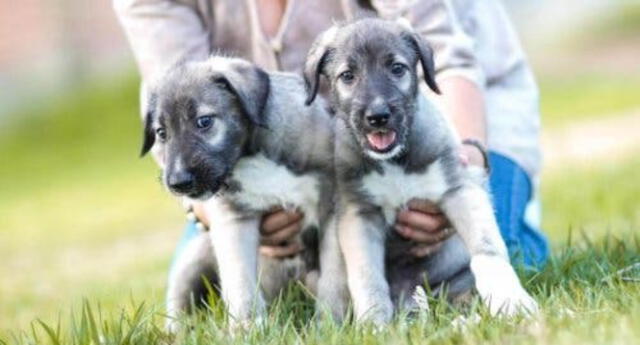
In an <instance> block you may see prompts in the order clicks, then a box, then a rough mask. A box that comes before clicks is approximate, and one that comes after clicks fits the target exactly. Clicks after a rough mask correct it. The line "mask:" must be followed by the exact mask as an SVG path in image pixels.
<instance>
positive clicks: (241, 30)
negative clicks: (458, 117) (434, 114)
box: [113, 0, 540, 177]
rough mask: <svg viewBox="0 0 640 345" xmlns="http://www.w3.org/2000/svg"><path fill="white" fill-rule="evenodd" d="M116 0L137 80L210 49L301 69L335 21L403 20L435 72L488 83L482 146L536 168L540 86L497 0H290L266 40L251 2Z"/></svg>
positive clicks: (531, 169)
mask: <svg viewBox="0 0 640 345" xmlns="http://www.w3.org/2000/svg"><path fill="white" fill-rule="evenodd" d="M113 2H114V7H115V10H116V13H117V15H118V18H119V20H120V22H121V24H122V26H123V27H124V29H125V32H126V34H127V37H128V39H129V42H130V44H131V47H132V49H133V52H134V55H135V57H136V60H137V63H138V66H139V68H140V71H141V73H142V78H143V81H150V80H152V79H153V78H155V77H156V76H157V75H159V74H160V73H161V72H162V71H163V70H164V69H166V68H168V67H170V66H172V65H173V64H175V63H176V62H178V61H181V60H201V59H205V58H206V57H208V56H209V54H211V53H215V52H222V53H225V54H232V55H237V56H240V57H243V58H246V59H249V60H251V61H253V62H255V63H257V64H258V65H260V66H262V67H263V68H265V69H268V70H284V71H292V72H299V71H301V69H302V66H303V63H304V59H305V57H306V53H307V51H308V49H309V47H310V45H311V43H312V42H313V40H314V39H315V38H316V36H317V35H318V34H319V33H320V32H322V31H323V30H325V29H327V28H328V27H329V26H330V25H331V24H332V22H334V21H340V20H348V19H352V18H357V17H359V16H367V15H379V16H381V17H385V18H389V19H394V18H397V17H400V16H401V17H404V18H406V19H408V20H409V21H410V22H411V24H412V25H413V26H414V28H415V29H416V30H417V31H418V32H420V33H421V34H423V35H424V37H425V38H426V40H427V41H428V42H429V43H430V44H431V45H432V47H433V48H434V52H435V66H436V75H437V79H443V78H446V77H449V76H453V75H456V76H462V77H464V78H467V79H469V80H471V81H473V82H475V83H477V84H478V85H479V86H481V87H482V88H483V89H484V90H485V96H486V102H487V117H488V136H489V148H490V149H491V150H493V151H496V152H498V153H501V154H504V155H506V156H508V157H509V158H511V159H513V160H515V161H516V162H517V163H518V164H519V165H521V166H522V167H523V168H524V169H525V170H526V171H527V172H528V173H529V174H530V175H531V176H532V177H534V176H535V175H537V173H538V171H539V167H540V152H539V143H538V136H539V112H538V92H537V88H536V84H535V81H534V79H533V76H532V74H531V71H530V68H529V66H528V64H527V62H526V60H525V56H524V53H523V52H522V48H521V47H520V43H519V41H518V38H517V36H516V34H515V33H514V30H513V28H512V25H511V23H510V21H509V19H508V17H507V15H506V13H505V11H504V9H503V7H502V6H501V4H500V3H499V2H498V0H453V1H451V2H450V1H449V0H371V1H367V0H289V1H287V7H286V11H285V14H284V17H283V19H282V23H281V26H280V28H279V31H278V33H277V35H276V36H275V37H272V38H270V37H267V36H266V35H265V34H264V33H263V31H262V29H261V26H260V22H259V18H258V10H257V6H256V3H255V0H113Z"/></svg>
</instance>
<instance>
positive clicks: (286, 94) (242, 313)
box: [142, 57, 334, 327]
mask: <svg viewBox="0 0 640 345" xmlns="http://www.w3.org/2000/svg"><path fill="white" fill-rule="evenodd" d="M304 90H305V89H304V83H303V81H302V78H301V77H299V76H296V75H293V74H285V73H272V74H267V73H265V72H264V71H263V70H261V69H260V68H258V67H256V66H255V65H252V64H250V63H249V62H247V61H244V60H241V59H232V58H224V57H211V58H210V59H209V60H207V61H204V62H190V63H186V64H184V65H182V66H178V67H176V68H174V69H171V70H170V71H169V72H168V73H167V75H165V76H164V77H163V78H162V79H161V80H159V81H158V82H157V83H155V85H154V86H153V87H151V92H150V97H149V105H148V113H147V114H146V122H145V130H144V143H143V148H142V154H145V153H147V152H148V151H149V150H150V149H151V148H152V147H153V149H154V153H156V156H157V157H159V160H160V164H161V166H162V168H163V181H164V183H165V184H166V186H167V188H168V189H169V190H170V191H171V192H172V193H174V194H176V195H178V196H185V197H187V198H189V199H197V200H200V201H203V202H204V208H205V210H206V212H207V216H208V218H209V220H210V229H211V230H210V231H209V232H208V233H205V234H203V235H201V236H200V237H199V238H197V239H196V240H194V241H192V242H191V244H190V247H189V248H186V249H185V251H184V253H185V255H182V256H181V257H180V258H179V260H178V261H177V262H176V263H174V267H173V269H172V272H171V274H170V281H169V291H168V297H167V301H168V309H169V314H170V315H171V316H175V315H176V314H177V312H179V311H182V310H186V309H187V308H188V307H189V305H190V301H191V298H193V295H194V294H195V293H197V292H198V290H201V289H200V287H201V285H200V284H201V275H203V274H204V275H207V276H208V277H209V278H210V279H211V280H212V281H214V282H218V281H219V283H220V286H221V295H222V298H223V301H224V302H225V303H226V307H227V308H228V311H229V313H230V316H231V322H232V324H233V325H240V326H245V325H249V323H250V322H252V321H254V320H255V319H257V318H260V317H261V315H262V314H263V313H264V310H265V300H269V299H270V298H273V297H275V296H276V295H277V294H278V292H279V290H280V289H281V288H282V287H283V286H284V284H286V283H287V282H288V281H290V280H291V279H303V278H304V277H305V275H306V274H308V273H309V272H311V271H312V270H315V269H317V266H318V263H317V261H318V259H317V253H316V251H317V247H318V243H317V241H318V238H319V236H321V235H322V232H323V228H324V227H325V224H326V222H328V221H330V219H331V208H332V207H331V206H332V202H331V198H332V197H333V195H334V194H333V180H332V174H333V158H332V157H333V126H334V121H333V120H332V118H331V117H330V116H329V115H328V113H327V112H326V110H325V107H324V106H323V105H322V104H317V105H315V106H312V107H306V106H305V104H304V101H305V96H306V93H305V91H304ZM274 206H278V207H284V208H288V209H293V208H296V209H298V210H300V211H302V212H303V213H304V221H303V230H302V233H301V235H299V237H300V238H299V239H298V240H301V241H303V242H304V245H305V246H306V248H307V250H306V251H305V252H304V254H303V255H302V256H300V255H298V256H296V257H294V258H291V259H286V260H276V259H269V258H267V257H261V256H260V255H259V254H258V244H259V224H260V220H261V217H262V215H263V214H264V213H265V212H267V211H269V210H270V209H272V208H273V207H274ZM314 249H316V251H314ZM263 296H264V297H263ZM170 327H172V325H170Z"/></svg>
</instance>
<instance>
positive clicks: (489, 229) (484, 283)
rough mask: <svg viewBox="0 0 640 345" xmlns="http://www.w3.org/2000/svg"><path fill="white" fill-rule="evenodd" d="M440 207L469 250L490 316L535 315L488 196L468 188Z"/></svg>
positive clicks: (454, 193) (449, 196)
mask: <svg viewBox="0 0 640 345" xmlns="http://www.w3.org/2000/svg"><path fill="white" fill-rule="evenodd" d="M441 207H442V209H443V211H444V213H445V214H446V215H447V217H448V218H449V221H450V222H451V223H452V225H453V227H454V228H455V229H456V230H457V231H458V233H459V234H460V237H462V240H463V241H464V243H465V245H466V246H467V248H468V250H469V254H470V255H471V264H470V266H471V271H472V272H473V274H474V276H475V280H476V289H477V290H478V293H479V294H480V296H481V297H482V299H483V300H484V301H485V302H486V303H487V304H488V306H489V310H490V311H491V313H492V314H494V315H495V314H498V313H504V314H507V315H511V314H515V313H517V312H520V311H528V312H535V311H536V310H537V304H536V302H535V301H534V300H533V298H531V296H529V294H528V293H527V292H526V291H525V290H524V288H523V287H522V285H521V284H520V281H519V279H518V276H517V275H516V273H515V271H514V270H513V267H512V266H511V264H510V263H509V256H508V253H507V248H506V246H505V244H504V241H503V240H502V238H501V237H500V231H499V229H498V224H497V223H496V220H495V216H494V214H493V209H492V207H491V202H490V201H489V196H488V194H487V192H486V191H485V190H483V189H482V188H481V187H480V186H477V185H475V184H467V185H464V186H462V187H460V188H459V189H457V190H453V191H451V192H449V193H448V194H446V195H445V196H444V198H443V200H442V202H441Z"/></svg>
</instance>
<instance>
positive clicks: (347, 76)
mask: <svg viewBox="0 0 640 345" xmlns="http://www.w3.org/2000/svg"><path fill="white" fill-rule="evenodd" d="M338 78H340V80H342V82H343V83H345V84H351V83H352V82H353V80H354V79H355V78H356V76H355V75H353V72H351V71H344V72H342V73H340V75H339V76H338Z"/></svg>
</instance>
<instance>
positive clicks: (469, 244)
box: [305, 19, 537, 323]
mask: <svg viewBox="0 0 640 345" xmlns="http://www.w3.org/2000/svg"><path fill="white" fill-rule="evenodd" d="M418 65H420V66H421V67H422V71H423V72H424V79H425V80H426V84H427V86H428V87H429V88H431V90H433V91H434V92H436V93H438V92H439V90H438V86H437V84H436V82H435V80H434V77H433V76H434V67H433V61H432V51H431V49H430V48H429V46H428V45H427V44H426V43H425V42H424V40H423V39H422V38H421V37H420V36H419V35H417V34H416V33H415V32H413V31H412V30H411V28H410V27H409V26H408V25H402V24H399V23H395V22H389V21H384V20H380V19H364V20H360V21H357V22H353V23H349V24H343V25H336V26H334V27H332V28H331V29H329V30H328V31H326V32H325V33H323V35H322V36H321V37H319V38H318V39H317V41H316V42H315V44H314V45H313V47H312V49H311V51H310V52H309V55H308V58H307V61H306V66H305V81H306V84H307V88H308V92H309V97H308V99H307V103H308V104H311V103H312V102H313V100H314V97H315V96H316V93H317V91H318V89H319V85H320V83H321V82H323V81H326V83H328V87H329V89H330V91H329V103H330V106H331V107H332V109H333V111H335V113H336V116H337V124H336V134H335V135H336V147H335V149H336V151H335V161H336V166H335V169H336V174H337V186H338V194H339V203H338V211H337V212H338V215H337V217H338V221H337V230H336V231H337V238H338V242H339V245H340V247H341V249H342V254H343V256H344V260H345V264H346V276H347V285H348V290H349V292H350V296H351V298H352V300H353V304H354V312H355V316H356V318H357V319H359V320H370V321H373V322H375V323H386V322H388V321H389V320H390V319H391V317H392V315H393V312H394V302H395V307H397V308H403V307H407V306H408V305H407V303H409V305H410V302H411V301H410V300H409V299H407V298H403V296H405V297H406V296H410V295H411V294H412V292H413V290H414V289H415V287H416V286H417V285H418V284H419V283H421V282H422V279H424V277H425V276H426V277H428V280H429V283H430V284H432V285H433V284H434V283H441V282H449V283H450V284H451V286H450V292H460V291H464V290H465V289H466V288H471V287H473V281H474V280H473V278H475V288H476V289H477V290H478V292H479V294H480V296H481V297H482V299H483V300H484V301H486V303H487V304H488V306H489V308H490V311H491V312H493V313H498V312H504V313H507V314H512V313H515V312H517V311H520V310H523V309H524V310H529V311H534V310H536V308H537V305H536V302H535V301H534V300H533V299H532V298H531V297H530V296H529V294H528V293H527V292H526V291H525V290H524V289H523V288H522V286H521V284H520V282H519V280H518V277H517V276H516V274H515V272H514V270H513V268H512V266H511V265H510V263H509V257H508V254H507V250H506V247H505V244H504V242H503V240H502V238H501V237H500V233H499V230H498V226H497V224H496V220H495V217H494V214H493V209H492V206H491V202H490V200H489V195H488V193H487V191H486V190H485V189H483V187H482V186H481V184H480V183H478V182H477V179H474V178H472V176H473V175H474V174H473V173H472V171H471V170H470V168H466V167H464V166H463V165H462V163H461V162H460V160H459V158H458V155H457V152H458V145H459V144H458V139H457V137H456V135H455V133H454V132H453V130H452V128H451V126H449V125H448V123H447V121H445V119H444V117H443V115H442V114H440V113H439V112H438V111H437V110H436V109H435V107H434V106H433V105H432V104H431V103H430V101H429V100H427V98H426V97H425V96H424V95H423V93H422V92H421V91H420V90H419V77H418ZM476 169H478V168H476ZM476 176H477V171H476ZM414 198H416V199H423V200H429V201H432V202H434V203H435V204H437V205H439V207H440V208H441V209H442V211H443V212H444V213H445V215H446V216H447V218H448V219H449V221H450V223H451V225H452V226H453V228H454V229H455V230H456V231H457V235H455V236H453V237H452V238H451V239H449V240H447V241H446V242H445V244H444V246H443V247H442V249H441V250H440V251H439V252H437V253H436V254H434V255H432V256H431V257H428V258H425V259H414V258H410V255H409V254H408V246H409V245H410V244H409V243H408V242H407V241H405V240H402V239H400V238H399V237H398V236H397V235H395V232H394V231H393V230H392V226H393V224H394V223H395V217H396V213H397V212H398V210H400V209H402V208H403V207H406V205H407V203H408V202H409V200H411V199H414ZM469 267H470V272H471V273H472V274H473V276H470V275H469V274H468V273H469V269H468V268H469ZM341 270H343V268H341V267H340V263H339V262H338V261H336V260H334V261H328V262H327V263H324V265H323V266H322V273H321V276H320V281H319V284H318V289H319V291H318V293H319V294H320V295H321V296H322V299H323V300H325V301H333V302H332V303H331V304H330V307H331V308H332V312H333V313H334V316H338V317H339V316H340V315H341V314H342V313H343V310H344V305H343V304H342V303H336V302H335V301H337V300H339V299H340V298H341V297H342V296H344V293H343V292H342V291H343V289H344V287H340V286H336V284H337V283H339V280H338V279H337V278H336V277H337V276H338V275H339V274H341ZM325 272H332V273H331V274H329V273H327V274H325ZM465 272H466V274H465ZM343 273H344V272H343ZM332 275H333V277H332Z"/></svg>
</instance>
